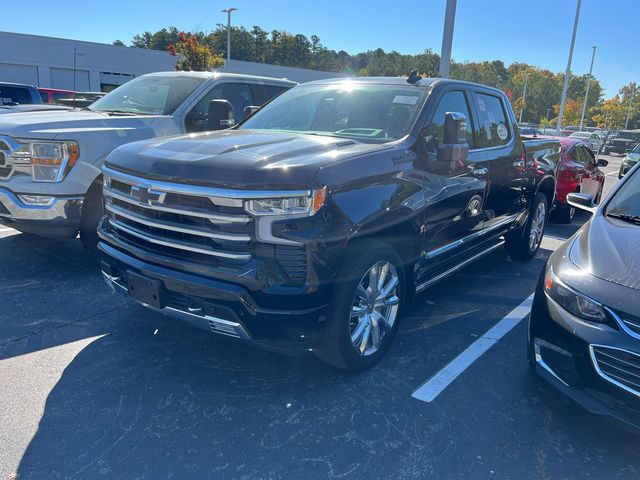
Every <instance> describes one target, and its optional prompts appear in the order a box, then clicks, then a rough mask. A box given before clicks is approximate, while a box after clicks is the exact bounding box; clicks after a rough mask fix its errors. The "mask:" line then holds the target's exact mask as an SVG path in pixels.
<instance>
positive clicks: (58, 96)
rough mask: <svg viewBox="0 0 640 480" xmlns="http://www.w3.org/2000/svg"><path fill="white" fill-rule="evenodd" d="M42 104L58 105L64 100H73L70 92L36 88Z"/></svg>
mask: <svg viewBox="0 0 640 480" xmlns="http://www.w3.org/2000/svg"><path fill="white" fill-rule="evenodd" d="M38 91H39V92H40V96H41V97H42V103H60V100H62V99H65V98H73V91H72V90H62V89H60V88H38Z"/></svg>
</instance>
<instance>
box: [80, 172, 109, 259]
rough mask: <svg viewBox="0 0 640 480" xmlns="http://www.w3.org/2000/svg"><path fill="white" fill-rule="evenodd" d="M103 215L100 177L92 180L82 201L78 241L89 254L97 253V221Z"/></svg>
mask: <svg viewBox="0 0 640 480" xmlns="http://www.w3.org/2000/svg"><path fill="white" fill-rule="evenodd" d="M103 215H104V208H103V205H102V178H100V179H98V180H96V181H95V182H93V184H92V185H91V187H89V190H88V191H87V194H86V195H85V197H84V202H83V203H82V218H81V219H80V242H81V243H82V246H83V247H84V249H85V250H86V251H87V252H88V253H90V254H91V255H95V254H97V253H98V249H97V246H98V223H100V219H101V218H102V216H103Z"/></svg>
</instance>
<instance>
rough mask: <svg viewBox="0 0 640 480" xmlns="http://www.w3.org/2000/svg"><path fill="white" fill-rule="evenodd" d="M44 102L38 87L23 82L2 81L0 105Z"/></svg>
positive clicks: (0, 85) (0, 84)
mask: <svg viewBox="0 0 640 480" xmlns="http://www.w3.org/2000/svg"><path fill="white" fill-rule="evenodd" d="M34 103H36V104H37V103H42V97H40V93H39V92H38V89H37V88H36V87H34V86H33V85H23V84H21V83H0V105H9V106H11V105H24V104H34Z"/></svg>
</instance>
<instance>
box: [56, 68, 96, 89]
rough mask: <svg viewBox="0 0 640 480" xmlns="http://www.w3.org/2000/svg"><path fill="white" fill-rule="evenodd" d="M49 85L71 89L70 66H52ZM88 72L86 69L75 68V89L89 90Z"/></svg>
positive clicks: (71, 76)
mask: <svg viewBox="0 0 640 480" xmlns="http://www.w3.org/2000/svg"><path fill="white" fill-rule="evenodd" d="M51 87H52V88H64V89H67V90H73V69H72V68H52V69H51ZM89 90H90V89H89V72H88V71H86V70H76V91H78V92H87V91H89Z"/></svg>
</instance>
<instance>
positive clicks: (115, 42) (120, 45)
mask: <svg viewBox="0 0 640 480" xmlns="http://www.w3.org/2000/svg"><path fill="white" fill-rule="evenodd" d="M113 45H115V46H116V47H126V45H125V44H124V42H123V41H122V40H114V41H113Z"/></svg>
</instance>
